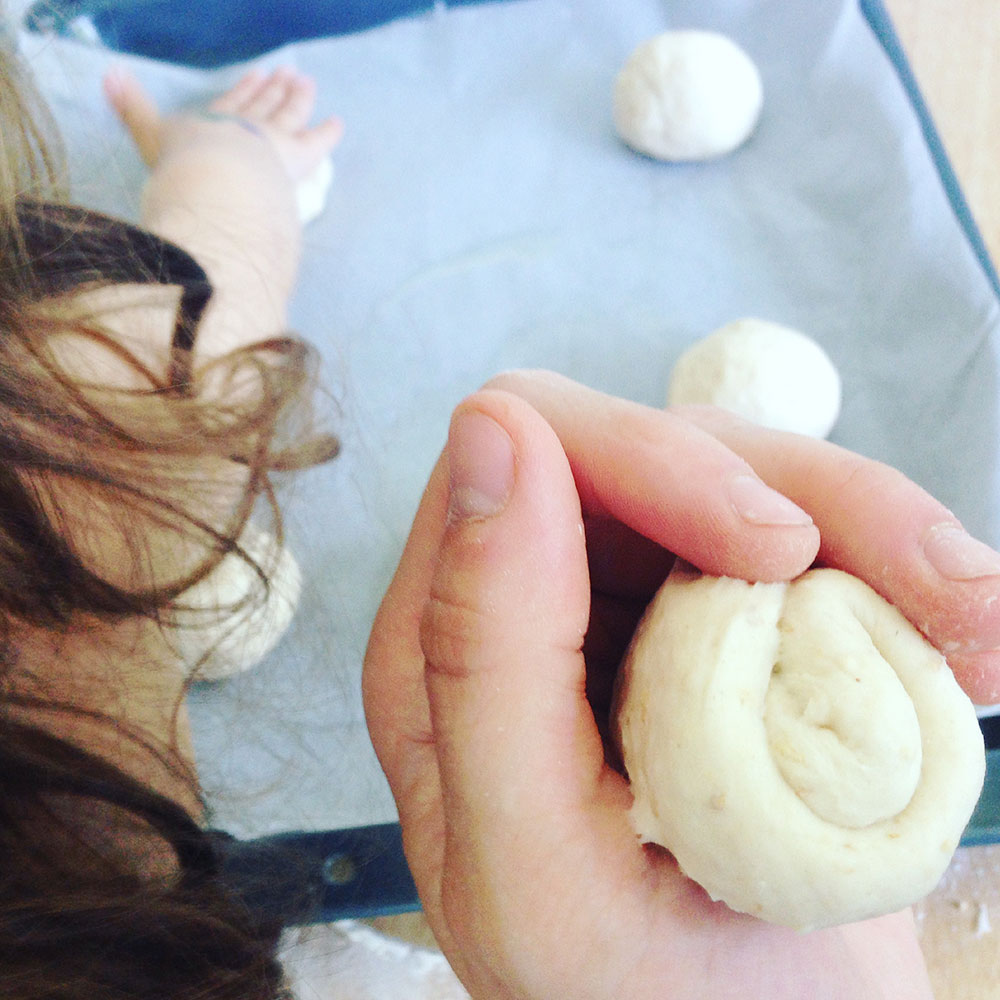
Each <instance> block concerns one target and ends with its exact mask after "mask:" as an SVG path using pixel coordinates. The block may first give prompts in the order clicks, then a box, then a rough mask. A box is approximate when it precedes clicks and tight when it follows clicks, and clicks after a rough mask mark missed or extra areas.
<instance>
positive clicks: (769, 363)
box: [667, 319, 841, 438]
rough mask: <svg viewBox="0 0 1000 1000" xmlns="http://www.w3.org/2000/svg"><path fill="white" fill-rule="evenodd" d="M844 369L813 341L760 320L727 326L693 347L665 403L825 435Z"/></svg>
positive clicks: (681, 362) (674, 375) (830, 425)
mask: <svg viewBox="0 0 1000 1000" xmlns="http://www.w3.org/2000/svg"><path fill="white" fill-rule="evenodd" d="M840 395H841V390H840V374H839V373H838V371H837V369H836V366H835V365H834V363H833V362H832V361H831V360H830V358H829V356H828V355H827V353H826V352H825V351H824V350H823V348H822V347H820V346H819V344H817V343H816V342H815V341H814V340H812V339H810V338H809V337H807V336H806V335H805V334H804V333H800V332H799V331H798V330H793V329H791V327H787V326H781V325H780V324H778V323H770V322H768V321H767V320H761V319H740V320H736V321H735V322H733V323H727V324H726V325H725V326H723V327H720V328H719V329H718V330H716V331H715V332H714V333H710V334H709V335H708V336H707V337H705V338H704V339H702V340H699V341H698V342H697V343H695V344H693V345H692V346H691V347H689V348H688V349H687V350H686V351H685V352H684V353H683V354H682V355H681V356H680V358H679V359H678V361H677V364H676V365H674V369H673V371H672V372H671V375H670V382H669V385H668V387H667V403H668V404H674V403H708V404H711V405H713V406H721V407H722V408H723V409H726V410H730V411H732V412H733V413H737V414H739V415H740V416H741V417H745V418H746V419H747V420H752V421H753V422H754V423H757V424H761V425H763V426H765V427H774V428H776V429H778V430H783V431H794V432H796V433H798V434H809V435H811V436H812V437H817V438H823V437H826V436H827V434H829V433H830V431H831V430H832V429H833V425H834V424H835V423H836V422H837V417H839V416H840Z"/></svg>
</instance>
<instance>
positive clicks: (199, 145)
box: [105, 69, 343, 358]
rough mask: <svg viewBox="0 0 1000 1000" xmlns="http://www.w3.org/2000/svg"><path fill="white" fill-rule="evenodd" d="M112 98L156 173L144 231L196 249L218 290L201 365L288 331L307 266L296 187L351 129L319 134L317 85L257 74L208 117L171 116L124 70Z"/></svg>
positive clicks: (117, 74) (332, 122)
mask: <svg viewBox="0 0 1000 1000" xmlns="http://www.w3.org/2000/svg"><path fill="white" fill-rule="evenodd" d="M105 91H106V93H107V96H108V100H109V101H110V103H111V105H112V106H113V107H114V109H115V111H116V112H117V113H118V115H119V116H120V117H121V119H122V121H123V123H124V124H125V126H126V127H127V128H128V130H129V132H130V134H131V136H132V139H133V141H134V142H135V144H136V146H137V147H138V150H139V153H140V154H141V155H142V157H143V159H144V160H145V161H146V163H147V164H149V166H150V168H151V174H150V177H149V180H148V182H147V185H146V190H145V195H144V199H143V219H142V221H143V224H144V225H145V226H146V227H147V228H149V229H150V230H151V231H153V232H154V233H156V234H158V235H160V236H162V237H164V238H165V239H168V240H171V241H173V242H175V243H177V244H179V245H180V246H182V247H184V248H185V249H187V250H188V251H189V252H190V253H191V254H192V255H193V256H194V257H196V258H197V260H198V261H199V263H201V265H202V266H203V267H204V268H205V269H206V271H207V272H208V274H209V278H210V280H211V282H212V285H213V288H214V291H215V294H214V297H213V301H212V305H211V306H210V309H209V311H208V314H207V315H206V317H205V321H204V324H203V328H202V329H201V331H200V332H199V338H198V343H197V345H196V351H197V352H198V354H199V355H200V357H201V358H206V357H212V356H217V355H219V354H222V353H225V352H226V351H228V350H230V349H232V348H234V347H238V346H240V345H242V344H246V343H251V342H253V341H255V340H258V339H261V338H263V337H268V336H271V335H273V334H274V333H276V332H279V331H281V330H282V329H283V328H284V325H285V310H286V306H287V302H288V298H289V295H290V293H291V289H292V286H293V283H294V280H295V275H296V270H297V267H298V259H299V244H300V229H301V227H300V223H299V219H298V214H297V208H296V202H295V187H296V184H297V183H298V182H299V181H300V180H301V179H302V178H304V177H305V176H307V175H308V174H309V173H310V172H311V171H312V170H313V169H314V168H315V167H316V166H317V164H319V163H320V161H321V160H323V158H324V157H325V156H327V155H328V154H329V152H330V151H331V150H332V149H333V147H334V146H335V145H336V143H337V142H338V140H339V139H340V135H341V133H342V131H343V127H342V125H341V123H340V122H339V121H338V120H337V119H327V120H326V121H323V122H321V123H320V124H318V125H316V126H312V127H310V126H309V121H310V119H311V117H312V114H313V110H314V106H315V97H316V92H315V84H314V83H313V81H312V80H311V79H309V78H307V77H304V76H301V75H299V74H297V73H295V72H294V71H293V70H290V69H279V70H276V71H275V72H273V73H270V74H262V73H260V72H251V73H249V74H247V75H246V76H245V77H244V78H243V79H242V80H241V81H240V82H239V83H237V84H236V86H235V87H233V88H232V89H231V90H229V91H228V92H226V93H225V94H223V95H221V96H220V97H219V98H217V99H216V100H215V101H213V102H212V104H211V105H210V106H209V108H208V111H207V113H204V114H181V115H175V116H168V117H164V116H162V115H161V114H160V112H159V110H158V109H157V107H156V105H155V104H154V103H153V101H152V100H151V98H150V97H149V95H148V94H147V93H146V92H145V90H144V89H143V88H142V87H141V85H140V84H139V83H138V81H137V80H135V79H134V78H133V77H132V76H130V75H128V74H126V73H123V72H121V71H113V72H112V73H110V74H109V75H108V76H107V78H106V79H105Z"/></svg>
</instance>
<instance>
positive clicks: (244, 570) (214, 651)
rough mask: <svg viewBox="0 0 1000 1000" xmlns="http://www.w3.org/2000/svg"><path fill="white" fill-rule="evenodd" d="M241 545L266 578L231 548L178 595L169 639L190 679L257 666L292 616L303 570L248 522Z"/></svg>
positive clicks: (272, 539)
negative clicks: (202, 575)
mask: <svg viewBox="0 0 1000 1000" xmlns="http://www.w3.org/2000/svg"><path fill="white" fill-rule="evenodd" d="M240 545H241V547H242V548H243V549H244V551H245V552H246V553H247V555H248V556H250V558H251V559H253V561H254V562H255V563H257V565H258V566H260V568H261V570H262V571H263V572H264V574H265V575H266V576H267V578H268V585H267V587H266V588H265V586H264V582H263V580H261V578H260V576H259V575H258V573H257V571H256V570H255V569H254V567H253V566H251V565H249V564H248V563H247V562H246V561H245V560H244V559H243V558H242V557H240V556H239V555H237V554H235V553H230V554H229V555H227V556H225V557H224V558H223V559H222V560H221V561H220V562H219V564H218V565H217V566H216V567H215V569H213V570H212V572H211V573H209V574H208V576H206V577H205V578H204V579H202V580H200V581H199V582H198V583H196V584H195V585H194V586H193V587H189V588H188V589H187V590H186V591H184V593H182V594H180V595H179V596H178V598H177V602H176V603H177V605H178V610H177V612H176V614H175V620H174V623H173V625H172V626H171V636H170V638H171V642H172V643H173V646H174V648H175V649H176V650H177V652H178V653H179V655H180V656H181V658H182V660H183V662H184V664H185V666H186V668H187V672H188V673H190V674H191V675H192V677H193V678H194V679H195V680H199V681H217V680H222V679H223V678H225V677H230V676H232V675H233V674H238V673H242V672H243V671H246V670H249V669H250V668H251V667H254V666H256V665H257V664H258V663H259V662H260V661H261V660H262V659H263V658H264V657H265V656H267V654H268V653H269V652H271V650H272V649H273V648H274V647H275V646H276V645H277V644H278V640H279V639H281V637H282V636H283V635H284V634H285V632H286V631H287V629H288V626H289V625H290V624H291V621H292V618H293V617H294V615H295V609H296V607H297V606H298V602H299V596H300V594H301V592H302V573H301V570H300V569H299V565H298V563H297V562H296V561H295V558H294V557H293V556H292V554H291V553H290V552H289V551H288V549H286V548H285V547H284V546H283V545H279V544H278V542H277V539H275V537H274V536H273V535H271V534H269V533H268V532H266V531H261V530H260V529H258V528H254V527H252V526H249V525H248V526H247V528H246V529H245V530H244V532H243V535H242V536H241V537H240Z"/></svg>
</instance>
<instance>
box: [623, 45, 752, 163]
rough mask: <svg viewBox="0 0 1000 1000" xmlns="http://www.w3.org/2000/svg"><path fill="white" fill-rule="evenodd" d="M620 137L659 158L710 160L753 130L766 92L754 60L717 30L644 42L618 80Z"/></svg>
mask: <svg viewBox="0 0 1000 1000" xmlns="http://www.w3.org/2000/svg"><path fill="white" fill-rule="evenodd" d="M613 96H614V118H615V126H616V128H617V129H618V134H619V135H620V136H621V137H622V139H624V140H625V142H626V143H628V145H630V146H631V147H632V148H633V149H637V150H638V151H639V152H640V153H646V154H647V155H648V156H653V157H656V158H657V159H660V160H708V159H712V158H714V157H717V156H723V155H725V154H726V153H730V152H732V151H733V150H734V149H736V147H737V146H739V145H741V144H742V143H743V142H744V141H745V140H746V139H747V138H748V137H749V135H750V133H751V132H753V130H754V128H755V127H756V125H757V120H758V118H759V117H760V111H761V107H762V105H763V100H764V91H763V86H762V84H761V79H760V73H759V72H758V71H757V67H756V66H755V65H754V62H753V60H752V59H751V58H750V57H749V56H748V55H747V54H746V53H745V52H744V51H743V49H741V48H740V47H739V46H738V45H737V44H736V43H735V42H734V41H732V40H731V39H729V38H727V37H726V36H725V35H720V34H718V33H716V32H712V31H697V30H688V31H666V32H664V33H663V34H661V35H656V36H655V37H653V38H650V39H649V40H648V41H645V42H643V43H642V44H641V45H639V46H638V47H637V48H636V49H635V50H634V51H633V52H632V54H631V55H630V56H629V57H628V59H626V61H625V63H624V65H623V66H622V68H621V70H620V71H619V73H618V76H617V78H616V80H615V85H614V95H613Z"/></svg>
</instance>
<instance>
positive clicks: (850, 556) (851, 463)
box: [679, 407, 1000, 704]
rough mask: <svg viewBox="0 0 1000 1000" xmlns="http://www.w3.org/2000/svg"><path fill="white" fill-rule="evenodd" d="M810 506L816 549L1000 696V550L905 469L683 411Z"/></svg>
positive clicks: (718, 415) (991, 696)
mask: <svg viewBox="0 0 1000 1000" xmlns="http://www.w3.org/2000/svg"><path fill="white" fill-rule="evenodd" d="M679 412H680V413H681V414H683V416H684V417H685V418H686V419H689V420H691V421H693V422H694V423H696V424H698V426H700V427H701V428H702V429H704V430H706V431H708V432H709V433H711V434H712V435H713V436H714V437H716V438H717V439H718V440H719V441H721V442H722V443H724V444H725V445H727V446H728V447H729V448H732V449H733V451H735V452H736V453H737V454H740V455H742V456H743V457H744V458H745V459H746V460H747V461H748V462H749V463H750V464H751V465H752V466H753V467H754V468H755V469H756V470H757V472H758V473H759V474H760V476H761V477H762V478H763V479H764V480H765V481H766V482H768V483H769V484H770V485H771V486H773V487H774V488H775V489H778V490H781V492H782V493H784V494H785V495H786V496H788V497H790V498H791V499H793V500H795V501H796V502H797V503H799V504H801V505H802V506H803V507H804V508H805V509H806V510H808V511H809V512H810V513H811V514H812V516H813V518H814V520H815V521H816V524H817V526H818V528H819V530H820V536H821V539H822V541H821V544H820V551H819V557H820V559H821V560H822V561H823V562H824V563H826V564H828V565H830V566H836V567H837V568H839V569H843V570H846V571H847V572H849V573H853V574H854V575H855V576H857V577H860V578H861V579H863V580H864V581H865V582H866V583H868V584H869V585H870V586H871V587H873V588H874V589H875V590H876V591H878V592H879V593H880V594H881V595H882V596H883V597H885V598H886V600H888V601H890V602H891V603H892V604H894V605H896V607H898V608H899V609H900V611H902V613H903V614H904V615H905V616H906V617H907V618H908V619H909V620H910V621H911V622H912V623H913V624H914V625H916V626H917V628H919V629H920V630H921V631H922V632H923V633H924V635H926V636H927V637H928V639H930V641H931V642H932V643H933V644H934V645H935V646H937V648H938V649H940V650H941V652H942V653H944V654H945V656H946V657H947V659H948V663H949V664H950V665H951V667H952V669H953V670H954V671H955V675H956V677H957V678H958V680H959V682H960V683H961V685H962V686H963V688H965V690H966V692H967V693H968V694H969V695H970V697H972V699H973V701H976V702H979V703H980V704H988V703H991V702H996V701H998V700H1000V650H998V647H1000V554H998V553H997V552H995V551H994V550H993V549H991V548H989V547H988V546H987V545H985V544H983V543H982V542H980V541H978V540H976V539H974V538H972V537H971V536H970V535H968V534H967V533H966V532H965V531H964V529H963V528H962V526H961V524H960V523H959V521H958V519H957V518H956V517H955V515H954V514H953V513H952V512H951V511H950V510H948V508H947V507H945V506H944V504H942V503H939V502H938V501H937V500H935V499H934V497H932V496H931V495H930V494H929V493H927V492H926V491H925V490H923V489H921V488H920V487H919V486H917V485H916V484H915V483H913V482H911V481H910V480H909V479H907V478H906V476H904V475H903V474H902V473H901V472H899V471H898V470H896V469H893V468H891V467H889V466H887V465H884V464H883V463H881V462H876V461H874V460H872V459H868V458H864V457H863V456H861V455H857V454H854V453H853V452H850V451H848V450H846V449H845V448H841V447H839V446H838V445H835V444H832V443H831V442H829V441H817V440H815V439H812V438H805V437H801V436H800V435H796V434H788V433H785V432H782V431H771V430H765V429H763V428H760V427H756V426H754V425H752V424H748V423H746V422H745V421H742V420H740V419H739V418H737V417H733V416H731V415H729V414H726V413H724V412H723V411H720V410H716V409H712V408H707V407H705V408H702V407H684V408H682V409H681V410H680V411H679Z"/></svg>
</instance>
